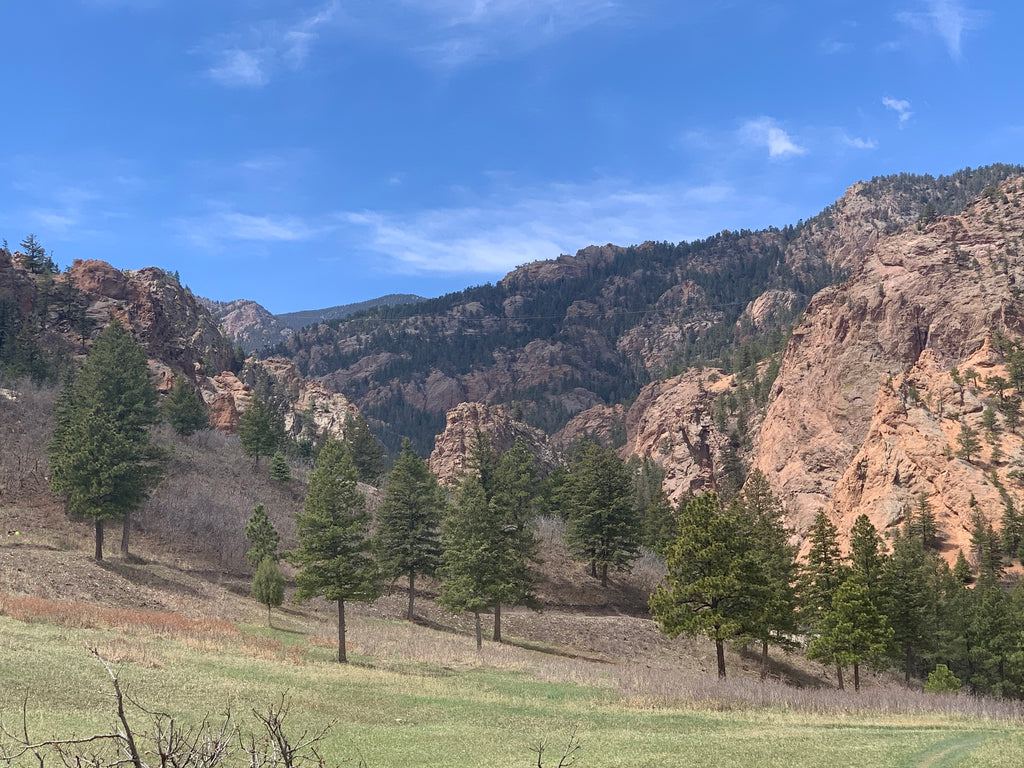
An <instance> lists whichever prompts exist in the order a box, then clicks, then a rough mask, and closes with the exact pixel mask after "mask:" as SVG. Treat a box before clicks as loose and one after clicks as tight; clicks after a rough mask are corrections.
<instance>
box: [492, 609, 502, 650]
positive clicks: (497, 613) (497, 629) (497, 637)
mask: <svg viewBox="0 0 1024 768" xmlns="http://www.w3.org/2000/svg"><path fill="white" fill-rule="evenodd" d="M493 639H494V642H496V643H500V642H501V603H497V604H496V605H495V606H494V638H493Z"/></svg>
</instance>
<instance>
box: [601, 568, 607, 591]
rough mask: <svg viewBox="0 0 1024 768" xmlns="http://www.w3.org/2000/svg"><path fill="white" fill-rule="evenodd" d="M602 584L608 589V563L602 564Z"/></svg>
mask: <svg viewBox="0 0 1024 768" xmlns="http://www.w3.org/2000/svg"><path fill="white" fill-rule="evenodd" d="M601 586H602V587H604V588H605V589H608V563H603V564H602V565H601Z"/></svg>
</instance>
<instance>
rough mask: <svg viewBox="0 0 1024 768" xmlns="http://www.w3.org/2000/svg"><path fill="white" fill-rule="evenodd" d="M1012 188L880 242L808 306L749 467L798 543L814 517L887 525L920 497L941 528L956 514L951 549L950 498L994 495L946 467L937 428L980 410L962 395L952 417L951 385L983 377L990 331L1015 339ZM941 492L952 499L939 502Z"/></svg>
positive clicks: (942, 432) (1018, 223)
mask: <svg viewBox="0 0 1024 768" xmlns="http://www.w3.org/2000/svg"><path fill="white" fill-rule="evenodd" d="M1020 189H1021V181H1020V180H1019V179H1016V180H1012V181H1010V182H1005V183H1004V184H1003V185H1002V186H1001V188H1000V189H999V190H996V193H994V194H987V195H985V196H983V197H982V198H981V199H979V200H978V201H977V202H976V203H975V204H973V205H972V206H970V207H969V208H968V209H967V211H965V212H964V213H963V214H962V215H959V216H951V217H939V218H938V219H936V220H934V221H932V222H931V223H928V224H927V225H922V226H921V227H920V228H918V227H912V228H910V229H908V230H905V231H903V232H900V233H897V234H893V235H889V236H884V237H881V238H880V239H879V240H878V241H877V243H876V244H875V245H874V247H873V248H872V249H871V250H870V251H869V252H868V253H866V254H865V255H864V256H863V258H862V259H861V261H860V262H858V263H856V264H855V265H854V267H853V270H852V273H851V276H850V279H849V280H848V281H847V282H846V283H845V284H843V285H841V286H838V287H835V288H829V289H826V290H824V291H822V292H821V293H819V294H818V295H817V296H815V298H814V299H813V300H812V302H811V304H810V306H809V307H808V309H807V312H806V315H805V319H804V321H803V322H802V323H801V324H800V325H799V326H798V327H797V328H796V330H795V331H794V333H793V337H792V340H791V341H790V343H789V345H788V347H787V349H786V352H785V355H784V357H783V363H782V368H781V371H780V373H779V376H778V378H777V380H776V382H775V385H774V389H773V391H772V401H771V405H770V406H769V408H768V411H767V414H766V416H765V420H764V424H763V428H762V430H761V433H760V437H759V440H758V444H757V448H756V456H755V461H754V465H755V466H756V467H757V468H759V469H761V470H762V471H763V472H765V474H766V475H767V476H768V477H769V478H770V479H771V481H772V484H773V486H774V487H775V489H776V491H777V492H778V493H779V494H780V495H781V496H782V498H783V500H784V502H785V503H786V505H787V508H788V509H789V512H790V518H791V519H790V523H791V524H792V525H793V526H794V527H795V528H796V529H797V530H798V531H803V530H806V528H807V527H808V526H809V524H810V522H811V519H812V518H813V515H814V513H815V511H816V510H817V509H819V508H822V507H828V508H829V509H831V510H832V512H833V513H834V514H835V515H836V518H837V522H838V523H839V524H840V527H841V528H846V529H848V528H849V526H850V525H851V524H852V519H851V516H852V517H855V516H856V514H859V512H860V511H866V512H868V513H869V514H871V515H872V516H873V519H874V520H875V522H876V523H877V524H879V525H882V524H885V525H890V524H892V522H893V521H895V520H896V519H897V518H898V516H899V509H900V508H901V505H903V504H905V503H906V500H907V498H909V497H910V496H913V495H914V494H916V493H918V492H920V491H924V492H926V493H933V494H937V495H938V497H939V498H940V500H941V501H940V503H941V504H942V505H945V507H946V509H947V518H948V520H947V522H950V521H953V517H950V516H955V522H953V523H952V524H953V528H951V529H950V532H949V536H950V540H951V541H958V540H959V539H958V538H957V535H955V534H954V533H953V530H954V529H955V528H956V527H957V526H961V527H962V524H963V515H964V514H965V512H964V510H963V506H962V503H961V502H962V501H963V499H961V498H960V496H965V495H966V496H967V497H969V494H970V493H972V492H973V493H975V496H976V498H978V499H979V501H980V500H981V499H982V498H986V499H988V498H989V497H991V494H992V489H991V487H989V488H987V489H986V488H985V481H984V475H983V474H982V473H979V472H977V471H975V469H976V468H974V467H972V466H967V465H966V464H965V465H963V466H961V465H959V464H956V463H953V464H948V463H947V462H946V459H945V457H944V455H943V451H944V450H945V448H946V447H947V445H949V444H950V439H951V438H950V434H951V430H953V429H954V427H956V426H958V425H956V424H954V423H952V422H951V421H950V420H949V418H948V417H949V416H950V415H952V414H956V415H957V416H960V417H962V418H964V419H967V420H975V419H977V418H978V412H979V411H980V409H981V405H980V402H977V401H973V400H972V396H971V395H970V393H969V392H968V393H967V394H965V397H964V404H963V405H959V395H956V397H955V398H953V396H952V395H951V387H952V386H953V385H952V384H951V383H950V381H951V379H949V378H948V377H949V371H950V369H951V368H953V367H954V366H961V367H964V366H968V365H975V366H981V365H982V361H986V363H985V364H986V365H992V364H993V362H992V361H993V359H994V358H997V357H998V355H993V353H992V350H991V347H989V346H987V340H988V339H989V338H990V337H991V335H992V334H993V333H996V332H998V333H1000V334H1003V335H1005V336H1007V337H1010V338H1021V334H1022V330H1024V324H1022V321H1021V317H1022V310H1024V304H1022V302H1021V299H1020V298H1019V295H1020V289H1019V286H1021V285H1024V263H1021V262H1020V260H1019V259H1017V258H1016V252H1017V251H1016V247H1017V246H1016V240H1017V238H1019V237H1020V236H1021V234H1022V233H1024V214H1022V209H1021V207H1020V204H1021V199H1020V198H1021V193H1020ZM918 384H920V387H918ZM911 385H913V387H917V388H918V391H920V389H921V387H923V388H924V390H925V394H927V396H928V398H929V400H930V405H928V404H925V405H924V406H914V407H910V408H908V407H907V404H906V402H905V400H906V398H905V395H898V394H894V393H899V392H900V388H901V387H903V388H904V389H910V388H911ZM923 396H924V395H922V397H923ZM951 399H955V402H953V403H951V402H950V400H951ZM922 402H924V401H922ZM940 408H941V410H942V411H943V413H944V414H945V418H940V417H939V416H937V415H936V414H937V413H938V411H939V409H940ZM1009 442H1011V443H1012V442H1013V441H1012V440H1009ZM1007 447H1008V448H1009V447H1011V446H1010V445H1008V446H1007ZM944 473H945V474H944ZM943 478H944V479H943ZM972 478H973V479H972ZM952 486H956V487H958V488H959V489H960V490H958V491H956V492H953V491H948V492H947V491H940V490H939V489H940V488H951V487H952ZM954 508H955V511H953V510H954ZM883 527H884V526H883Z"/></svg>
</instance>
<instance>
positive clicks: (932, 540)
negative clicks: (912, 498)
mask: <svg viewBox="0 0 1024 768" xmlns="http://www.w3.org/2000/svg"><path fill="white" fill-rule="evenodd" d="M911 533H912V535H914V536H917V537H918V538H920V539H921V546H923V547H924V548H925V549H937V548H938V546H939V528H938V526H937V525H936V523H935V512H934V511H933V510H932V502H931V500H930V499H929V498H928V494H926V493H925V492H924V491H921V493H919V494H918V495H917V514H916V515H914V516H913V520H912V523H911Z"/></svg>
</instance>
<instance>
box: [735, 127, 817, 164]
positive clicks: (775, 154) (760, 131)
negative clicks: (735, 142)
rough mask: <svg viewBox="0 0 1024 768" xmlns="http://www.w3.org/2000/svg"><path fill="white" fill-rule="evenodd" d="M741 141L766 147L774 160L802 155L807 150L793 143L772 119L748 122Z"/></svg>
mask: <svg viewBox="0 0 1024 768" xmlns="http://www.w3.org/2000/svg"><path fill="white" fill-rule="evenodd" d="M739 135H740V140H741V141H743V142H744V143H745V144H749V145H752V146H756V147H765V148H766V149H767V150H768V157H770V158H772V159H773V160H774V159H777V158H785V157H790V156H792V155H802V154H804V153H805V152H807V150H806V149H804V148H803V147H801V146H800V145H798V144H797V143H796V142H795V141H793V139H792V137H790V135H789V134H788V133H786V132H785V131H784V130H783V129H782V128H780V127H779V124H778V123H777V122H776V121H775V120H773V119H772V118H770V117H759V118H757V119H756V120H748V121H747V122H746V123H744V124H743V127H742V128H740V131H739Z"/></svg>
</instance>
